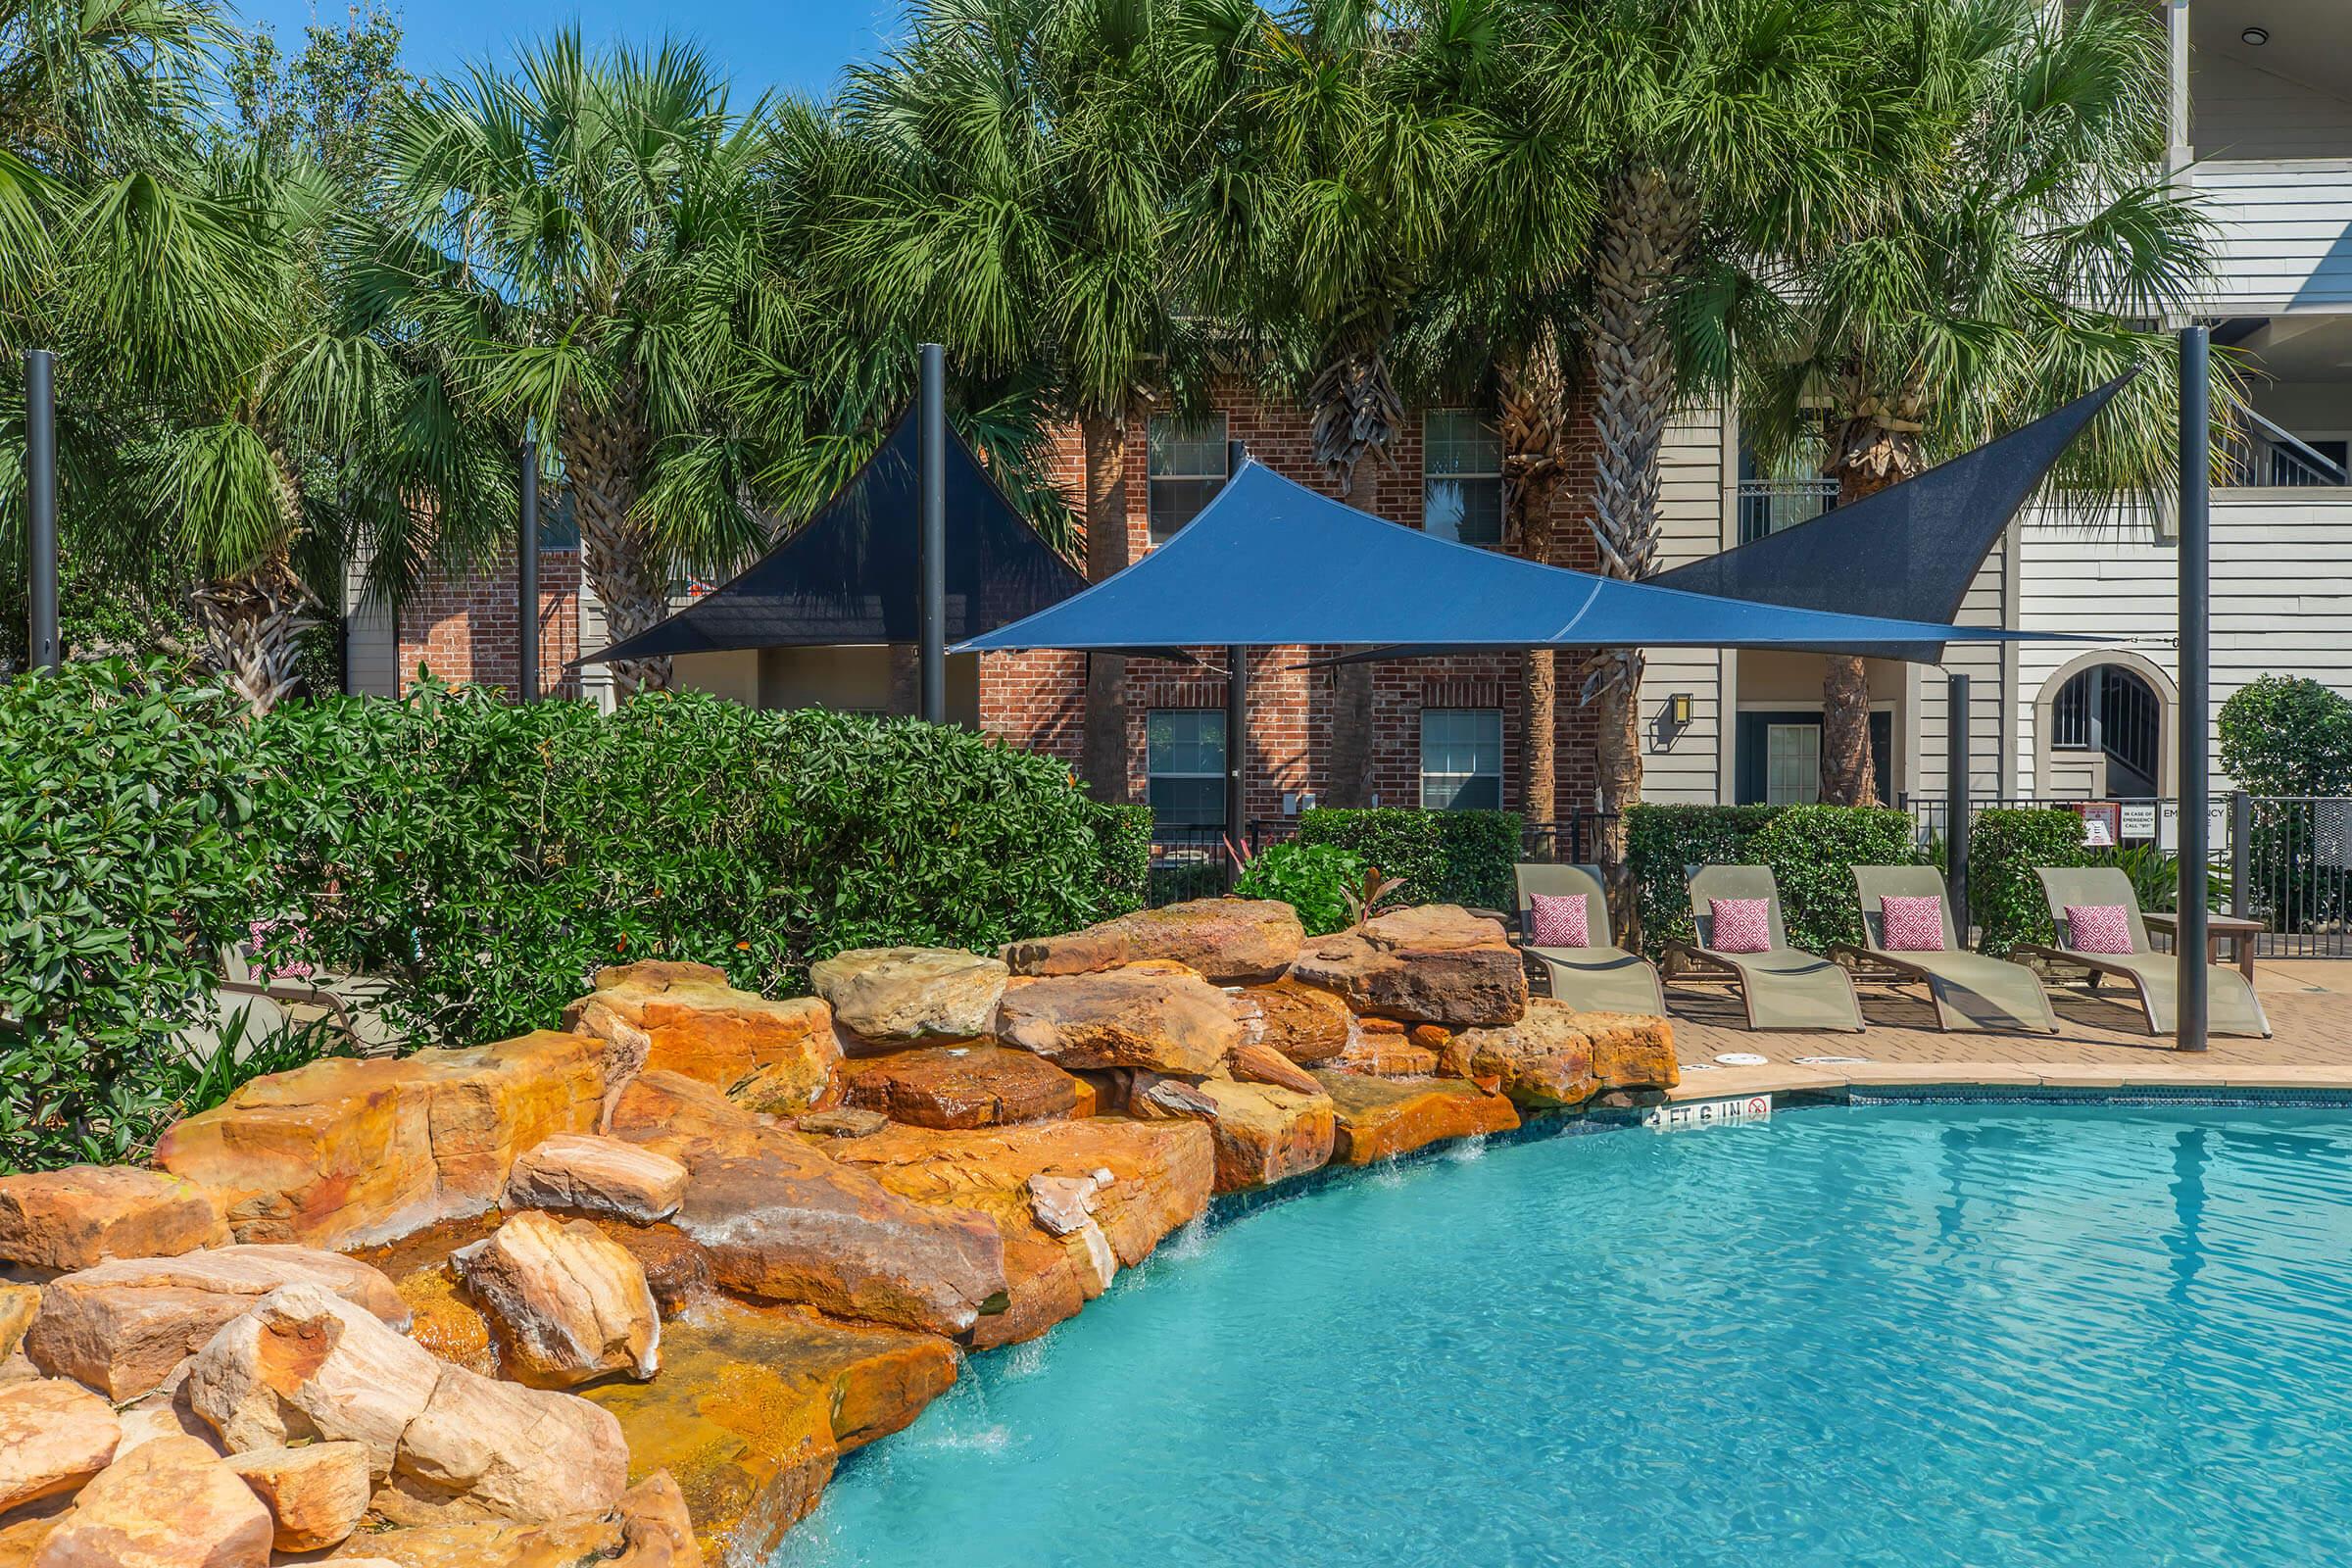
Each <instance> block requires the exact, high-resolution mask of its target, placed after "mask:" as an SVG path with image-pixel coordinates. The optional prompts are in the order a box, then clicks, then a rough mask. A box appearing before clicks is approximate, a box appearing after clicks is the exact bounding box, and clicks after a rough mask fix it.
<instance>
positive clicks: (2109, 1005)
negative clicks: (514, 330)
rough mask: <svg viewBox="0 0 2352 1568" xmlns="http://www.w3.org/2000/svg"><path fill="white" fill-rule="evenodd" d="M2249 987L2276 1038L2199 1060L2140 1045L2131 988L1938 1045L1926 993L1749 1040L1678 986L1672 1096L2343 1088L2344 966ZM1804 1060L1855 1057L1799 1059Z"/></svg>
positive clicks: (2348, 1081) (2328, 963)
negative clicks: (1827, 1024)
mask: <svg viewBox="0 0 2352 1568" xmlns="http://www.w3.org/2000/svg"><path fill="white" fill-rule="evenodd" d="M2254 986H2255V990H2256V991H2257V992H2258V993H2259V994H2260V995H2261V997H2262V1005H2263V1006H2264V1008H2265V1009H2266V1010H2267V1011H2268V1012H2269V1014H2270V1019H2271V1028H2272V1030H2273V1031H2274V1033H2273V1035H2272V1037H2271V1038H2270V1039H2268V1040H2239V1039H2232V1038H2229V1037H2224V1036H2216V1037H2214V1039H2213V1042H2212V1048H2211V1049H2210V1050H2209V1051H2207V1052H2205V1053H2204V1054H2201V1055H2200V1054H2182V1053H2180V1052H2179V1051H2176V1050H2175V1049H2174V1048H2173V1043H2172V1041H2171V1039H2170V1038H2169V1037H2159V1036H2152V1035H2150V1034H2148V1032H2147V1031H2146V1030H2145V1029H2144V1028H2143V1027H2141V1025H2140V1022H2139V1013H2138V1009H2137V1007H2136V1006H2134V1005H2132V1004H2131V993H2130V991H2129V990H2118V989H2117V988H2116V986H2115V984H2114V983H2113V982H2109V983H2108V985H2107V986H2105V987H2103V988H2102V989H2101V990H2100V991H2099V992H2098V993H2097V994H2095V995H2094V994H2093V993H2091V992H2089V991H2087V990H2085V989H2083V988H2082V986H2080V985H2052V986H2051V987H2050V1002H2051V1005H2052V1006H2053V1008H2054V1009H2055V1010H2056V1012H2057V1014H2058V1022H2059V1026H2060V1030H2061V1032H2060V1033H2058V1034H2056V1035H2030V1034H1991V1033H1984V1032H1953V1033H1948V1034H1947V1033H1945V1032H1943V1031H1942V1030H1939V1029H1937V1028H1936V1017H1935V1010H1934V1008H1932V1007H1931V1006H1930V1005H1928V1003H1927V1001H1926V992H1925V988H1924V987H1920V986H1893V985H1886V984H1880V983H1876V982H1873V981H1869V980H1862V981H1858V982H1857V984H1856V987H1855V989H1856V991H1857V993H1858V994H1859V995H1860V997H1861V999H1862V1016H1863V1019H1864V1021H1866V1022H1867V1023H1868V1024H1869V1025H1870V1027H1869V1028H1868V1029H1867V1030H1866V1031H1864V1032H1863V1033H1861V1034H1831V1033H1814V1032H1810V1031H1802V1032H1800V1031H1789V1030H1751V1029H1749V1028H1747V1027H1746V1026H1745V1025H1744V1023H1743V1022H1742V1021H1741V1014H1740V1002H1739V998H1738V996H1737V995H1736V994H1735V993H1734V992H1733V991H1731V990H1730V989H1729V988H1728V987H1725V986H1722V985H1716V984H1712V983H1709V982H1706V981H1702V980H1696V979H1692V978H1690V977H1685V978H1683V979H1678V980H1675V981H1672V982H1670V983H1669V984H1668V985H1667V987H1666V1006H1667V1011H1668V1012H1669V1014H1671V1016H1672V1017H1673V1020H1674V1038H1675V1046H1676V1054H1677V1055H1678V1056H1679V1057H1680V1059H1681V1061H1682V1063H1683V1065H1684V1072H1683V1082H1682V1087H1680V1088H1679V1089H1677V1090H1675V1091H1674V1092H1673V1094H1672V1097H1671V1098H1673V1099H1675V1100H1713V1099H1718V1098H1725V1097H1730V1096H1735V1095H1753V1094H1796V1093H1806V1092H1812V1093H1831V1094H1834V1093H1836V1092H1838V1091H1839V1090H1841V1089H1844V1088H1847V1087H1871V1086H1882V1087H1894V1086H1901V1085H1924V1084H1982V1085H2001V1086H2020V1087H2034V1086H2047V1087H2051V1088H2073V1089H2129V1088H2136V1087H2145V1088H2172V1089H2214V1088H2230V1089H2342V1090H2352V960H2340V959H2265V960H2263V961H2261V962H2260V963H2258V964H2257V965H2256V968H2255V980H2254ZM1729 1052H1752V1053H1754V1054H1757V1055H1760V1056H1764V1057H1768V1058H1769V1062H1768V1064H1767V1065H1765V1066H1761V1067H1725V1066H1718V1065H1714V1064H1713V1058H1714V1057H1715V1056H1717V1055H1718V1054H1724V1053H1729ZM1805 1056H1856V1057H1861V1058H1864V1059H1863V1060H1861V1061H1857V1062H1838V1063H1830V1062H1815V1063H1807V1062H1802V1061H1800V1060H1798V1059H1797V1058H1799V1057H1805ZM1701 1064H1704V1065H1703V1066H1702V1065H1701ZM1694 1069H1695V1070H1694Z"/></svg>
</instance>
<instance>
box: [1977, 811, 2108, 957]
mask: <svg viewBox="0 0 2352 1568" xmlns="http://www.w3.org/2000/svg"><path fill="white" fill-rule="evenodd" d="M2084 863H2086V862H2085V859H2084V852H2083V849H2082V817H2080V816H2078V815H2076V814H2075V813H2074V812H2072V811H2066V810H2059V809H2055V808H2050V809H2034V810H1986V811H1979V812H1978V813H1977V814H1976V816H1975V818H1974V819H1973V820H1972V824H1971V827H1970V830H1969V839H1968V902H1969V907H1970V909H1971V911H1972V913H1973V914H1974V916H1975V918H1976V922H1977V924H1978V925H1979V926H1981V927H1983V934H1982V935H1981V936H1980V938H1979V939H1978V943H1977V946H1978V948H1979V949H1980V950H1981V951H1983V952H1985V953H1989V954H1991V955H1992V956H1994V957H2003V956H2007V955H2008V953H2009V951H2010V950H2011V949H2013V948H2015V947H2016V946H2017V945H2018V944H2020V943H2022V942H2038V943H2045V944H2046V943H2054V942H2055V941H2056V940H2057V932H2056V931H2054V930H2052V929H2051V926H2050V906H2049V901H2048V900H2047V899H2046V898H2044V897H2043V896H2042V891H2041V879H2040V878H2039V877H2037V876H2035V875H2034V867H2036V866H2043V865H2049V866H2068V865H2082V864H2084Z"/></svg>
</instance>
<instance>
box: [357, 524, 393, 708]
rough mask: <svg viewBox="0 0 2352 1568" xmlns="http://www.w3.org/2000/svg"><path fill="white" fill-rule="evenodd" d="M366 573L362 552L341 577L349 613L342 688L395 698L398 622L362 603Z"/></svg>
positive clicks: (384, 609) (385, 611) (382, 609)
mask: <svg viewBox="0 0 2352 1568" xmlns="http://www.w3.org/2000/svg"><path fill="white" fill-rule="evenodd" d="M367 572H368V558H367V555H366V554H365V553H364V552H363V553H362V554H361V555H359V556H358V557H357V558H355V559H354V560H353V561H352V563H351V564H350V566H349V568H348V570H347V572H346V574H345V577H344V582H343V602H344V604H345V605H347V606H349V607H350V609H349V610H348V612H347V613H346V614H345V617H344V622H343V625H344V636H345V639H346V641H345V645H344V652H343V685H344V689H345V690H347V691H350V692H354V693H358V694H362V695H366V696H369V697H397V696H399V695H400V628H399V622H398V621H396V620H395V619H394V618H393V614H392V612H391V610H390V609H389V608H388V607H386V606H383V605H369V604H364V603H363V602H362V600H361V598H360V587H361V584H362V582H363V581H364V580H365V579H366V576H367Z"/></svg>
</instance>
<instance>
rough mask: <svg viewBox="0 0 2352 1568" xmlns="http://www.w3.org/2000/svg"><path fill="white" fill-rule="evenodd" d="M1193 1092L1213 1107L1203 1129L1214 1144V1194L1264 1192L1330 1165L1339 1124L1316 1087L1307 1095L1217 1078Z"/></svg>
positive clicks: (1325, 1097)
mask: <svg viewBox="0 0 2352 1568" xmlns="http://www.w3.org/2000/svg"><path fill="white" fill-rule="evenodd" d="M1310 1081H1311V1080H1310ZM1196 1087H1197V1088H1198V1089H1199V1090H1200V1092H1201V1095H1202V1096H1203V1097H1205V1098H1206V1099H1207V1100H1208V1102H1209V1103H1210V1104H1211V1105H1212V1106H1214V1107H1215V1109H1214V1113H1213V1114H1212V1115H1211V1116H1210V1118H1209V1121H1208V1128H1209V1132H1210V1134H1211V1135H1212V1136H1213V1137H1214V1138H1215V1140H1216V1162H1217V1182H1216V1186H1217V1191H1218V1192H1220V1193H1232V1192H1240V1191H1242V1190H1243V1189H1245V1188H1250V1187H1270V1186H1272V1185H1273V1184H1275V1183H1276V1182H1282V1181H1288V1180H1289V1179H1290V1178H1291V1177H1293V1176H1302V1175H1304V1174H1305V1173H1306V1172H1308V1171H1311V1170H1320V1169H1321V1168H1322V1167H1323V1166H1325V1165H1328V1164H1329V1163H1331V1152H1332V1147H1333V1143H1334V1141H1335V1139H1336V1137H1337V1134H1338V1126H1339V1124H1338V1120H1337V1112H1336V1110H1335V1108H1334V1106H1333V1103H1332V1099H1331V1097H1330V1096H1329V1095H1327V1094H1325V1093H1324V1092H1323V1090H1322V1086H1321V1085H1319V1084H1318V1085H1317V1086H1316V1087H1315V1090H1314V1092H1313V1093H1312V1094H1300V1093H1299V1092H1298V1091H1296V1090H1294V1089H1290V1088H1286V1087H1283V1086H1281V1085H1277V1084H1258V1083H1238V1082H1235V1081H1233V1080H1231V1079H1222V1078H1204V1079H1202V1080H1201V1083H1200V1084H1199V1085H1197V1086H1196Z"/></svg>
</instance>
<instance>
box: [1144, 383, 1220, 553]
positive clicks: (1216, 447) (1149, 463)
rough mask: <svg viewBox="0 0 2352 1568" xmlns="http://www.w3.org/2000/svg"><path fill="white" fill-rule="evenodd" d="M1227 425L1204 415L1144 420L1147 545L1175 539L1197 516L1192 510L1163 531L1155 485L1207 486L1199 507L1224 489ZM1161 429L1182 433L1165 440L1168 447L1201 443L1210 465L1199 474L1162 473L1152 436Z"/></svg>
mask: <svg viewBox="0 0 2352 1568" xmlns="http://www.w3.org/2000/svg"><path fill="white" fill-rule="evenodd" d="M1231 428H1232V426H1231V424H1230V423H1229V422H1228V421H1227V419H1226V417H1225V416H1224V415H1223V414H1211V415H1206V416H1204V417H1201V418H1198V419H1188V418H1186V417H1183V416H1181V415H1175V414H1154V415H1152V417H1151V418H1150V419H1148V420H1147V421H1145V425H1144V516H1145V528H1146V530H1147V532H1148V536H1149V538H1150V540H1151V542H1152V544H1153V545H1164V544H1166V543H1167V542H1168V541H1169V540H1170V539H1173V538H1175V537H1176V534H1177V532H1178V530H1179V529H1181V528H1183V526H1184V524H1185V523H1186V522H1190V521H1192V520H1193V517H1195V516H1199V515H1200V511H1199V510H1198V509H1196V510H1195V512H1194V513H1193V515H1192V516H1188V517H1186V518H1185V519H1184V520H1183V521H1182V522H1179V523H1177V524H1176V526H1175V527H1174V528H1169V529H1167V530H1166V531H1164V532H1163V531H1162V530H1161V528H1160V526H1159V508H1158V507H1157V506H1156V505H1155V504H1154V500H1155V496H1154V491H1155V490H1156V488H1157V486H1158V485H1160V484H1161V483H1162V482H1166V481H1173V482H1176V483H1181V484H1201V483H1208V484H1209V490H1208V493H1207V496H1206V498H1205V499H1203V500H1202V501H1201V507H1206V506H1207V505H1208V503H1209V502H1210V501H1213V500H1215V499H1216V496H1217V492H1218V491H1219V490H1222V489H1223V488H1224V487H1225V481H1226V479H1227V478H1229V477H1230V475H1228V474H1227V473H1226V471H1225V466H1226V458H1225V450H1226V442H1227V440H1228V439H1230V437H1229V434H1228V432H1229V431H1230V430H1231ZM1163 429H1165V430H1171V431H1175V430H1181V431H1184V432H1186V433H1185V434H1183V435H1180V436H1171V437H1170V441H1169V444H1170V445H1175V444H1178V443H1181V444H1184V445H1188V446H1199V445H1201V444H1203V443H1205V444H1206V445H1207V447H1208V450H1209V451H1210V452H1211V453H1213V454H1214V458H1213V465H1214V466H1211V467H1207V468H1205V469H1204V470H1203V471H1201V472H1194V471H1192V470H1191V469H1189V468H1188V469H1182V470H1178V469H1168V470H1165V471H1163V470H1162V469H1161V468H1160V466H1159V454H1160V442H1159V441H1158V440H1156V439H1154V437H1156V436H1157V435H1158V433H1159V432H1160V431H1161V430H1163ZM1212 430H1213V431H1214V432H1215V435H1214V436H1213V438H1212V437H1210V436H1209V435H1208V434H1207V432H1209V431H1212Z"/></svg>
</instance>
